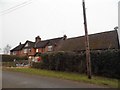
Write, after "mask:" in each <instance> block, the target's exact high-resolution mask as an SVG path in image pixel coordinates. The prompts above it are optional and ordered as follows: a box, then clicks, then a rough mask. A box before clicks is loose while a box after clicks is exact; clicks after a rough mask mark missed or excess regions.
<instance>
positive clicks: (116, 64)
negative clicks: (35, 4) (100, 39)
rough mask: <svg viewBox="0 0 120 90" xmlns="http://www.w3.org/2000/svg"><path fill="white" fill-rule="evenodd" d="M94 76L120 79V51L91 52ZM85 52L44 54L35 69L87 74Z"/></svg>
mask: <svg viewBox="0 0 120 90" xmlns="http://www.w3.org/2000/svg"><path fill="white" fill-rule="evenodd" d="M90 54H91V67H92V74H94V75H100V76H106V77H112V78H120V73H119V72H120V69H119V68H120V50H95V51H91V52H90ZM85 55H86V54H85V52H80V53H75V52H53V53H45V54H42V55H41V57H42V60H43V61H42V62H41V63H36V64H35V63H34V64H33V67H35V68H42V69H49V70H56V71H68V72H77V73H86V57H85ZM34 65H35V66H34Z"/></svg>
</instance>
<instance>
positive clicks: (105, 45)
mask: <svg viewBox="0 0 120 90" xmlns="http://www.w3.org/2000/svg"><path fill="white" fill-rule="evenodd" d="M89 40H90V42H89V43H90V49H91V50H104V49H119V48H120V45H119V38H118V33H117V30H113V31H107V32H102V33H97V34H91V35H89ZM84 50H85V36H79V37H74V38H68V39H67V36H66V35H64V36H63V37H59V38H53V39H48V40H41V38H40V37H39V36H37V37H36V38H35V42H32V41H28V40H27V41H26V42H25V43H24V44H21V43H20V44H19V45H18V46H17V47H15V48H13V49H12V50H11V51H10V52H11V54H12V55H18V56H25V55H27V56H28V57H34V55H35V54H36V53H45V52H54V51H84Z"/></svg>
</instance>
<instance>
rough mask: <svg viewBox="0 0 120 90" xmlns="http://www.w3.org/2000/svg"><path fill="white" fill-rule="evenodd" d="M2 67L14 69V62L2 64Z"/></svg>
mask: <svg viewBox="0 0 120 90" xmlns="http://www.w3.org/2000/svg"><path fill="white" fill-rule="evenodd" d="M2 66H4V67H16V64H15V63H14V62H2Z"/></svg>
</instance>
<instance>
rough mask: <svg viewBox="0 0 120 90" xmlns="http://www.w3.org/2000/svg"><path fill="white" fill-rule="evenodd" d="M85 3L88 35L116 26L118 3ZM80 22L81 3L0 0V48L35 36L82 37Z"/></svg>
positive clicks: (113, 0)
mask: <svg viewBox="0 0 120 90" xmlns="http://www.w3.org/2000/svg"><path fill="white" fill-rule="evenodd" d="M85 1H86V12H87V22H88V32H89V34H93V33H98V32H104V31H110V30H113V29H114V27H115V26H118V1H120V0H85ZM13 7H14V8H13ZM83 22H84V21H83V10H82V0H0V39H1V38H2V41H1V40H0V48H4V47H5V45H7V44H9V45H11V46H12V48H14V47H15V46H16V45H18V44H19V42H22V43H24V42H25V41H26V40H31V41H34V40H35V37H36V36H38V35H40V37H41V39H42V40H45V39H50V38H56V37H61V36H63V35H64V34H66V35H67V36H68V38H70V37H77V36H81V35H84V25H83ZM1 43H2V44H1Z"/></svg>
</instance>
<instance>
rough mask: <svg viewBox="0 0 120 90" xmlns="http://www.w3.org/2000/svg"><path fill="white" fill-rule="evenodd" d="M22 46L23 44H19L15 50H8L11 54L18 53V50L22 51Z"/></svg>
mask: <svg viewBox="0 0 120 90" xmlns="http://www.w3.org/2000/svg"><path fill="white" fill-rule="evenodd" d="M23 46H24V44H20V45H18V46H16V47H15V48H13V49H12V50H10V51H11V52H12V51H19V50H22V48H23Z"/></svg>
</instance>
